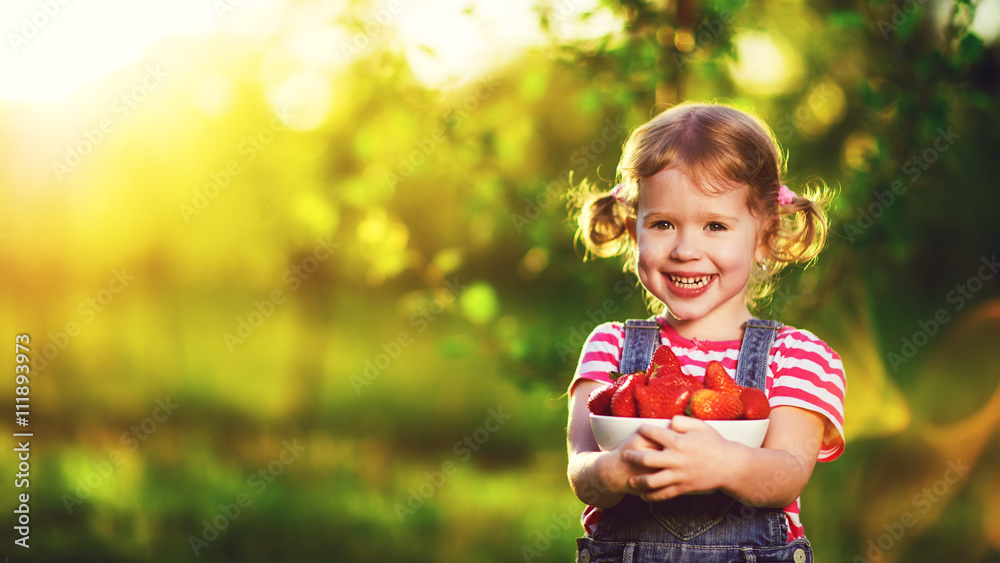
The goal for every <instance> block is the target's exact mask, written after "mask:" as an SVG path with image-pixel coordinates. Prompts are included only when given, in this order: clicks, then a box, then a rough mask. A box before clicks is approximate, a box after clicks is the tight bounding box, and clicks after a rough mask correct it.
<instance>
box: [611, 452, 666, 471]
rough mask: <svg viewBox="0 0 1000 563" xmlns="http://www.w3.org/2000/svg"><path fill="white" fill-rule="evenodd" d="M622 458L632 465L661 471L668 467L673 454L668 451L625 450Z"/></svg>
mask: <svg viewBox="0 0 1000 563" xmlns="http://www.w3.org/2000/svg"><path fill="white" fill-rule="evenodd" d="M622 457H623V458H624V459H625V461H627V462H629V463H631V464H632V465H637V466H639V467H648V468H652V469H663V468H665V467H669V466H670V462H671V459H672V458H673V454H672V453H671V452H670V451H669V450H625V451H624V452H622Z"/></svg>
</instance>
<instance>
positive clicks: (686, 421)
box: [670, 415, 708, 432]
mask: <svg viewBox="0 0 1000 563" xmlns="http://www.w3.org/2000/svg"><path fill="white" fill-rule="evenodd" d="M703 428H708V425H707V424H705V421H704V420H699V419H697V418H693V417H690V416H683V415H677V416H675V417H673V418H672V419H670V429H671V430H673V431H674V432H690V431H692V430H699V429H703Z"/></svg>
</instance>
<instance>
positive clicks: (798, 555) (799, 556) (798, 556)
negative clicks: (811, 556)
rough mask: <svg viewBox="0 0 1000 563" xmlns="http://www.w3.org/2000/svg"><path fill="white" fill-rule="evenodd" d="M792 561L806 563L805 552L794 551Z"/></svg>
mask: <svg viewBox="0 0 1000 563" xmlns="http://www.w3.org/2000/svg"><path fill="white" fill-rule="evenodd" d="M792 559H794V560H795V563H806V552H805V550H803V549H796V550H795V553H793V554H792Z"/></svg>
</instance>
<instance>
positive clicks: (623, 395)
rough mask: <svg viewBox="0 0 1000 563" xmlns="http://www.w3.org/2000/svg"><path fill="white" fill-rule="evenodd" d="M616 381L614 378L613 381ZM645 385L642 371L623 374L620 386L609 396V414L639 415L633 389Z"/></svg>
mask: <svg viewBox="0 0 1000 563" xmlns="http://www.w3.org/2000/svg"><path fill="white" fill-rule="evenodd" d="M619 379H622V378H619ZM617 382H618V381H617V380H615V383H617ZM645 385H646V374H645V373H644V372H641V371H639V372H635V373H630V374H628V375H626V376H624V382H623V383H622V384H621V387H619V388H618V390H617V391H615V394H614V395H613V396H612V397H611V414H613V415H615V416H639V407H638V405H637V404H636V401H635V389H636V388H637V387H644V386H645Z"/></svg>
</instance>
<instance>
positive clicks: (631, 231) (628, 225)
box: [625, 217, 638, 244]
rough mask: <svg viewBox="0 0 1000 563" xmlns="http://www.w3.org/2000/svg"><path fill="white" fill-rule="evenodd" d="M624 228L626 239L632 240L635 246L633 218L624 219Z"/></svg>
mask: <svg viewBox="0 0 1000 563" xmlns="http://www.w3.org/2000/svg"><path fill="white" fill-rule="evenodd" d="M625 227H626V228H627V229H628V237H629V238H630V239H632V244H637V243H638V239H637V238H636V234H635V217H626V218H625Z"/></svg>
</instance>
